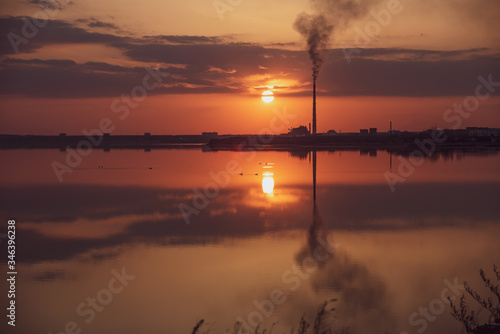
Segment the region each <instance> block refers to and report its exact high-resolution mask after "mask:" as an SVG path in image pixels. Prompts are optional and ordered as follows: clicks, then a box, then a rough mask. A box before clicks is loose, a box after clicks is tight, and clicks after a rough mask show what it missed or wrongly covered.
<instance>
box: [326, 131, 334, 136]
mask: <svg viewBox="0 0 500 334" xmlns="http://www.w3.org/2000/svg"><path fill="white" fill-rule="evenodd" d="M336 134H337V131H335V130H328V132H327V133H326V135H327V136H333V135H336Z"/></svg>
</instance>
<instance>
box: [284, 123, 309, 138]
mask: <svg viewBox="0 0 500 334" xmlns="http://www.w3.org/2000/svg"><path fill="white" fill-rule="evenodd" d="M288 134H289V135H290V136H297V137H301V136H308V135H309V134H310V132H309V130H308V129H307V127H306V126H305V125H301V126H299V127H298V128H291V129H290V131H289V132H288Z"/></svg>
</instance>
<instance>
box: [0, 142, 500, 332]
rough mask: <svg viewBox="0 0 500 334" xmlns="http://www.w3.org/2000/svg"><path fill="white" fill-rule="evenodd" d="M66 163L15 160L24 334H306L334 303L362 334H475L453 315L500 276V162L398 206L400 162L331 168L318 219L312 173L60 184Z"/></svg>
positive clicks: (38, 155)
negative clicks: (450, 300)
mask: <svg viewBox="0 0 500 334" xmlns="http://www.w3.org/2000/svg"><path fill="white" fill-rule="evenodd" d="M66 154H67V152H59V151H57V150H9V151H7V150H5V151H1V152H0V156H1V157H0V158H1V160H2V165H1V169H0V173H1V175H2V177H1V204H0V205H1V212H2V219H3V220H2V222H1V224H2V225H1V226H2V233H4V232H3V231H5V230H6V228H5V226H6V220H7V219H15V220H16V222H17V235H16V237H17V262H18V277H17V294H16V303H17V321H16V323H17V326H16V331H15V332H17V333H51V332H52V333H54V334H55V333H60V332H65V331H66V332H68V333H69V332H71V331H72V330H73V329H74V328H73V329H71V328H72V326H77V327H78V328H79V329H81V330H82V333H89V334H90V333H96V334H97V333H124V334H128V333H130V334H136V333H191V331H192V329H193V327H194V326H195V325H196V323H197V322H198V321H199V320H201V319H204V320H205V324H204V326H203V327H202V332H205V331H206V330H209V329H210V330H211V331H210V332H211V333H219V332H220V333H222V332H224V331H225V330H226V329H230V328H233V324H234V323H235V322H236V321H237V319H243V321H244V322H245V324H248V325H249V326H250V325H251V324H252V323H257V322H259V321H260V320H261V319H262V320H263V322H264V327H266V328H270V327H271V326H272V324H273V323H275V322H277V324H276V325H275V328H274V331H273V333H285V332H286V333H289V332H290V329H291V328H297V326H298V323H299V320H300V317H301V316H302V315H303V314H305V317H306V318H307V319H308V320H310V321H312V320H313V317H314V316H315V314H316V312H317V310H318V307H319V306H320V305H321V304H322V303H323V302H324V301H326V300H330V299H332V298H336V299H337V301H335V302H333V303H332V304H331V306H333V307H335V308H336V311H335V313H334V314H333V315H332V316H331V317H330V318H329V319H328V320H329V321H331V323H332V324H333V327H334V328H337V329H338V328H342V327H349V328H350V332H351V333H386V332H387V333H398V334H399V333H401V332H408V333H419V332H418V330H420V332H425V333H445V332H449V333H450V332H455V333H460V326H459V324H458V323H457V322H456V321H455V320H454V319H453V318H452V317H451V316H450V314H449V306H448V305H445V304H444V302H442V301H441V298H446V296H455V294H456V292H459V293H460V294H461V293H462V291H460V290H458V291H455V290H454V289H452V288H450V287H449V286H450V285H451V287H453V285H454V282H455V281H456V282H459V283H461V282H463V281H464V280H465V281H468V282H470V283H471V285H472V286H473V287H476V288H477V290H478V291H480V292H484V290H483V284H482V283H481V278H480V277H479V274H478V271H479V269H480V268H483V269H485V270H486V272H487V274H488V275H489V276H490V277H493V275H494V274H493V271H492V264H493V263H497V264H498V265H500V261H499V260H500V244H499V238H498V236H499V235H500V206H499V205H498V199H499V198H500V173H499V171H500V156H499V155H498V154H493V155H488V156H475V155H465V156H460V157H457V156H452V157H449V156H448V157H446V159H445V158H444V157H440V158H438V159H437V160H435V161H432V162H431V161H426V162H425V163H424V164H423V165H422V166H419V167H417V168H416V169H415V172H414V173H413V174H412V175H410V176H409V177H408V178H407V179H406V181H405V182H404V183H402V184H398V185H396V191H395V192H391V190H390V189H389V187H388V185H387V183H386V179H385V177H384V172H386V171H388V170H389V168H390V157H389V155H388V154H387V153H385V152H380V151H379V152H378V154H377V155H376V156H373V155H369V154H361V153H360V152H359V151H358V152H341V153H340V152H318V153H317V167H316V188H317V189H316V214H314V205H313V200H314V199H313V163H312V162H311V159H310V157H309V156H307V155H300V154H293V155H292V154H290V153H288V152H258V153H249V152H247V153H241V152H202V150H201V149H196V148H195V149H189V150H153V151H151V152H144V151H140V150H137V151H135V150H112V151H111V152H103V151H98V150H95V151H93V152H92V154H90V155H89V156H88V157H85V158H84V159H83V161H82V163H81V165H79V166H78V168H79V170H74V171H73V172H71V173H65V174H64V175H63V178H64V182H62V183H60V182H59V181H58V180H57V178H56V176H55V174H54V172H53V170H52V167H51V163H52V162H53V161H59V162H61V163H64V160H65V157H66ZM228 164H229V165H228ZM98 166H103V168H98ZM398 166H399V160H398V159H397V158H396V157H393V164H392V169H393V171H394V170H397V168H398ZM228 167H229V168H228ZM149 168H152V169H149ZM228 170H229V171H231V172H232V174H233V175H230V176H229V173H227V171H228ZM240 173H241V174H242V175H239V174H240ZM214 175H219V179H218V180H219V183H220V184H221V185H222V186H220V187H219V186H215V185H216V183H214V178H213V176H214ZM205 188H206V189H207V190H208V191H210V192H212V193H215V194H214V196H211V197H213V198H210V199H208V200H207V199H200V195H199V194H200V193H203V192H204V191H205ZM209 195H210V194H209ZM215 195H216V196H215ZM195 203H196V204H197V206H195ZM180 207H181V208H183V210H185V212H191V213H192V214H191V215H190V216H189V224H187V223H186V220H185V219H184V218H185V217H184V216H183V215H182V214H181V211H180V209H179V208H180ZM2 249H3V248H2ZM2 261H5V256H2ZM2 268H5V263H4V262H2ZM2 270H3V269H2ZM123 272H124V274H125V275H126V276H127V277H125V278H124V277H123V275H122V274H123ZM120 273H122V274H120ZM117 276H121V280H119V279H116V277H117ZM132 278H133V279H132ZM2 284H4V283H2ZM2 286H4V285H2ZM2 289H4V288H2ZM5 290H7V289H6V287H5ZM486 295H487V294H486ZM2 298H4V299H3V300H5V297H2ZM93 298H95V300H94V302H92V299H93ZM92 303H93V304H92ZM469 303H470V305H471V306H472V308H473V309H474V310H475V311H480V312H481V313H480V314H482V315H486V312H485V311H484V310H483V311H481V309H480V308H479V306H478V305H477V304H474V302H473V301H471V300H469ZM4 304H5V303H4ZM423 309H427V311H426V310H424V311H422V310H423ZM414 312H417V313H416V314H415V313H414ZM419 312H427V313H420V314H419ZM3 317H5V316H3ZM426 317H427V318H426ZM409 319H410V321H409ZM71 322H74V323H71ZM68 324H69V325H68ZM1 326H2V328H6V326H5V321H2V325H1ZM67 326H69V328H70V330H68V329H67V328H66V329H65V327H67ZM3 332H5V331H3Z"/></svg>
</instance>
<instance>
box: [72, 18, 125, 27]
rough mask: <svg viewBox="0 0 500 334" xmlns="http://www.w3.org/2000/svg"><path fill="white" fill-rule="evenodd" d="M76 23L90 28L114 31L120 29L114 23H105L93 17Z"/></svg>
mask: <svg viewBox="0 0 500 334" xmlns="http://www.w3.org/2000/svg"><path fill="white" fill-rule="evenodd" d="M75 22H79V23H85V24H86V25H87V26H88V27H89V28H104V29H114V30H119V29H120V28H119V27H118V26H117V25H115V24H113V23H109V22H103V21H100V20H97V19H95V18H93V17H91V18H90V19H78V20H76V21H75Z"/></svg>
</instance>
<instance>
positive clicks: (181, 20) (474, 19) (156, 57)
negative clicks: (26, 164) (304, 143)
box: [0, 0, 500, 134]
mask: <svg viewBox="0 0 500 334" xmlns="http://www.w3.org/2000/svg"><path fill="white" fill-rule="evenodd" d="M221 1H222V0H221ZM391 1H392V2H391ZM394 1H396V0H390V1H389V0H388V1H382V0H379V1H367V2H366V3H367V4H368V5H367V6H366V8H364V9H363V10H364V14H363V15H360V16H358V17H356V18H355V19H351V20H344V21H341V20H340V18H336V17H335V16H333V17H332V16H331V18H332V24H336V26H335V29H334V33H333V36H332V39H331V41H330V43H329V45H328V47H329V48H330V49H332V51H329V52H324V53H323V58H324V60H325V63H324V66H323V69H322V72H321V73H320V78H319V81H318V89H319V91H320V93H319V99H318V130H319V131H320V132H322V131H328V130H330V129H335V130H337V131H339V130H342V131H345V132H347V131H358V130H359V128H367V127H377V128H379V129H381V130H387V128H388V124H389V121H393V122H394V126H395V128H398V129H402V130H424V129H427V128H429V127H431V126H434V125H435V124H436V125H437V126H438V127H449V124H447V123H446V122H444V121H443V113H444V112H445V111H446V110H447V109H448V108H450V107H452V106H453V104H460V103H462V102H463V101H464V98H466V97H467V96H469V95H474V93H475V89H476V87H477V85H478V80H477V77H478V76H483V77H487V76H488V75H489V74H492V76H493V81H495V82H496V81H500V72H499V69H500V59H499V57H498V54H499V53H498V51H499V46H500V38H499V37H498V34H497V33H496V32H497V31H498V28H500V27H499V25H500V24H499V23H498V22H497V20H496V18H495V15H494V13H498V12H499V11H498V9H499V8H500V5H498V4H497V3H492V2H490V1H471V0H466V1H462V2H461V3H460V4H457V3H456V2H454V1H451V0H447V1H428V2H425V3H423V2H408V1H401V2H399V3H398V6H397V8H398V13H397V14H392V15H390V17H385V19H386V20H388V21H386V23H383V22H382V21H380V20H382V19H381V17H383V15H382V14H381V13H384V12H385V13H387V10H388V9H389V8H391V7H390V6H391V4H393V3H394ZM323 2H324V3H325V4H330V3H336V2H338V1H335V0H324V1H323ZM60 3H66V4H64V5H58V4H57V3H56V2H54V1H53V0H50V1H45V2H44V4H45V6H46V7H44V8H45V9H44V8H42V7H40V4H37V3H36V1H32V2H30V1H28V2H22V3H19V2H17V1H13V0H6V1H3V2H2V4H1V5H0V13H1V14H0V21H1V24H0V28H1V29H2V34H3V35H5V36H9V34H11V35H10V36H11V37H12V36H13V35H12V34H16V36H21V37H22V36H25V30H23V29H24V28H23V24H25V23H24V22H26V20H28V21H30V22H33V17H38V18H40V17H43V15H48V14H47V13H49V14H50V15H51V18H50V19H51V20H50V21H48V22H46V23H47V24H46V25H44V26H43V27H40V28H39V29H38V31H37V33H35V34H34V35H33V36H28V37H29V38H27V39H25V41H27V42H26V43H25V42H18V44H17V45H16V46H15V47H13V45H12V44H11V43H9V39H8V38H5V39H3V40H2V42H1V43H3V44H2V50H3V51H2V52H1V53H0V75H1V78H2V79H0V104H1V107H2V108H1V111H0V133H14V134H57V133H59V132H66V133H68V134H79V133H81V131H82V130H83V129H91V128H94V127H96V126H97V124H98V123H99V121H100V120H101V119H102V118H105V117H109V118H110V119H112V120H113V121H114V122H115V124H116V131H114V133H116V134H141V133H143V132H146V131H148V132H152V133H154V134H197V133H200V132H201V131H217V132H219V133H226V134H227V133H257V132H259V131H260V130H261V129H262V128H265V127H268V126H269V122H270V120H271V119H272V117H273V116H274V114H273V112H272V110H275V109H276V110H283V108H286V110H288V112H289V113H292V114H294V115H296V118H294V119H293V121H292V122H290V124H289V127H292V126H298V125H301V124H303V125H307V124H308V123H309V122H310V118H311V117H310V114H311V112H310V110H311V98H310V95H311V93H310V90H311V77H310V67H311V64H310V61H309V59H308V57H307V54H306V52H305V51H304V50H305V49H306V46H305V43H304V40H303V39H302V38H301V36H300V35H299V34H298V33H297V32H296V31H295V30H294V29H293V28H292V24H293V21H294V20H295V18H296V16H297V14H299V13H300V12H302V11H306V12H308V13H317V12H318V8H316V7H314V6H312V5H311V4H310V2H309V1H307V0H295V1H284V0H279V1H273V2H266V1H260V0H259V1H242V2H241V4H239V5H237V6H233V7H232V8H229V7H225V8H226V11H224V12H223V13H221V12H220V11H219V13H217V10H216V8H214V5H213V2H211V1H206V2H200V1H195V0H189V1H183V2H178V1H157V0H148V1H141V2H139V1H132V0H129V1H119V2H117V1H95V0H89V1H85V2H80V1H77V0H75V1H72V2H68V1H61V2H60ZM319 3H321V1H320V2H319ZM361 3H362V2H361ZM219 14H220V15H219ZM339 15H340V14H339ZM380 15H382V16H380ZM22 17H24V21H23V18H22ZM377 20H378V21H377ZM381 22H382V23H383V24H382V23H381ZM377 25H378V28H379V31H376V33H374V35H373V36H371V37H370V38H369V40H368V41H367V43H365V44H364V45H358V44H356V41H357V40H360V37H359V36H361V35H360V33H359V31H365V32H369V31H370V27H372V28H373V27H374V26H375V27H376V26H377ZM25 37H26V36H25ZM354 47H356V48H359V49H354ZM16 48H17V51H19V52H18V53H16V52H15V51H16ZM354 51H356V52H354ZM346 52H347V53H348V54H350V58H349V59H347V58H345V57H344V55H345V53H346ZM146 67H151V68H156V69H159V71H160V72H161V73H163V77H162V81H161V82H160V83H159V85H158V87H157V88H155V89H152V90H150V91H148V92H147V93H148V95H147V98H145V99H141V100H140V101H138V103H137V106H135V107H134V108H130V114H129V116H128V117H126V119H124V120H120V119H118V117H117V116H118V115H117V114H116V113H114V112H113V110H114V109H113V108H112V103H113V101H115V100H116V99H117V98H118V99H119V98H120V96H124V95H131V94H132V92H134V89H135V88H136V87H137V86H141V85H143V78H144V77H145V76H146V75H147V74H148V72H147V71H146V70H145V69H144V68H146ZM167 73H168V74H167ZM497 78H498V79H497ZM150 79H151V78H150ZM149 83H150V84H152V83H154V81H150V82H149ZM271 87H272V88H273V90H274V93H275V95H276V99H275V101H274V102H272V103H270V104H265V103H263V102H262V101H261V100H260V94H261V93H262V92H263V91H264V90H266V89H268V88H271ZM493 95H498V91H494V92H493ZM499 102H500V100H498V98H497V97H493V98H489V99H487V100H485V101H481V103H480V106H479V108H478V111H476V112H475V113H474V114H473V115H471V116H470V117H469V118H467V119H464V120H463V124H462V125H463V126H462V127H465V126H490V127H500V117H499V116H498V108H499V106H500V103H499ZM287 125H288V124H287Z"/></svg>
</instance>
